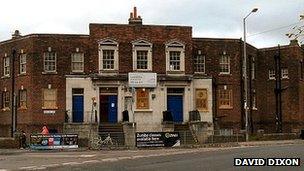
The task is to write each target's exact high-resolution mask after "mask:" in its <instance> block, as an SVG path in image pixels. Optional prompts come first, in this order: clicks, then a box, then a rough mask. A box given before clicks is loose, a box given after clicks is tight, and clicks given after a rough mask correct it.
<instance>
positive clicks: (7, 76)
mask: <svg viewBox="0 0 304 171" xmlns="http://www.w3.org/2000/svg"><path fill="white" fill-rule="evenodd" d="M1 78H10V76H9V75H5V76H2V77H1Z"/></svg>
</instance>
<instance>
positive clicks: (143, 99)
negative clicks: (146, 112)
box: [136, 89, 149, 109]
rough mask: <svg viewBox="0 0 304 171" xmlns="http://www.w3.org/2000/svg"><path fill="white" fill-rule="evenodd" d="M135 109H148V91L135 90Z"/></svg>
mask: <svg viewBox="0 0 304 171" xmlns="http://www.w3.org/2000/svg"><path fill="white" fill-rule="evenodd" d="M136 108H137V109H149V91H148V90H145V89H137V90H136Z"/></svg>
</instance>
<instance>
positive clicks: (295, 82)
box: [258, 46, 304, 132]
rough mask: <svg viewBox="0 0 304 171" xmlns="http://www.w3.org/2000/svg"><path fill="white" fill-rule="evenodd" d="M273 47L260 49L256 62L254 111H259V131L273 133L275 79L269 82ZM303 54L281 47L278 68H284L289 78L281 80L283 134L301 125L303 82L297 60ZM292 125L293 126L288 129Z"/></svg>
mask: <svg viewBox="0 0 304 171" xmlns="http://www.w3.org/2000/svg"><path fill="white" fill-rule="evenodd" d="M276 52H277V48H271V49H262V50H260V52H259V60H258V80H259V91H258V99H259V100H258V108H259V109H260V113H259V115H260V123H259V124H258V127H259V128H262V129H265V130H268V131H269V132H273V131H275V127H276V126H275V106H276V105H275V93H274V88H275V80H269V79H268V78H269V75H268V72H269V69H274V68H275V63H274V55H275V53H276ZM302 59H303V53H302V51H301V49H300V48H299V47H298V46H284V47H281V67H282V68H288V76H289V79H282V88H287V89H286V90H285V91H283V92H282V113H283V131H285V132H290V131H291V129H292V128H297V127H299V126H298V125H301V124H303V105H304V104H303V90H302V89H301V87H302V88H303V81H302V80H300V60H302ZM292 125H293V126H292Z"/></svg>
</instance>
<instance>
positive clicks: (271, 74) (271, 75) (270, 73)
mask: <svg viewBox="0 0 304 171" xmlns="http://www.w3.org/2000/svg"><path fill="white" fill-rule="evenodd" d="M268 79H269V80H275V79H276V78H275V70H273V69H270V70H269V71H268Z"/></svg>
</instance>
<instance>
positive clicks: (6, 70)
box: [3, 56, 10, 77]
mask: <svg viewBox="0 0 304 171" xmlns="http://www.w3.org/2000/svg"><path fill="white" fill-rule="evenodd" d="M3 76H5V77H9V76H10V58H9V57H8V56H6V57H4V58H3Z"/></svg>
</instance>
